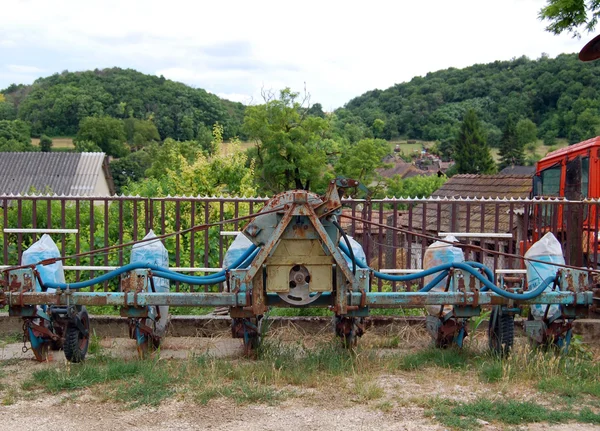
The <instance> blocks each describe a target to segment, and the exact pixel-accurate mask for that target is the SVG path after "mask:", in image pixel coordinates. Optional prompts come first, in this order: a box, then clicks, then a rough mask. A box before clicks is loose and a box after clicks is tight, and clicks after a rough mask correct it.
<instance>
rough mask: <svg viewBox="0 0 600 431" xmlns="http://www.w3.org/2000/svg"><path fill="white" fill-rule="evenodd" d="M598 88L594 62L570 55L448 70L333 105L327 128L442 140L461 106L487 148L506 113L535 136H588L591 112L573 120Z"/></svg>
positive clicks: (451, 131) (452, 130)
mask: <svg viewBox="0 0 600 431" xmlns="http://www.w3.org/2000/svg"><path fill="white" fill-rule="evenodd" d="M564 1H565V2H567V1H570V0H564ZM578 1H579V2H581V0H578ZM598 88H600V63H597V62H596V63H582V62H580V61H579V60H578V59H577V56H576V55H574V54H561V55H559V56H558V57H556V58H555V59H551V58H549V57H548V56H547V55H542V56H541V57H540V58H539V59H537V60H530V59H528V58H527V57H520V58H515V59H512V60H510V61H495V62H493V63H489V64H478V65H474V66H470V67H467V68H464V69H454V68H450V69H446V70H439V71H436V72H431V73H428V74H427V75H426V76H424V77H415V78H413V79H412V80H411V81H410V82H405V83H402V84H397V85H394V86H393V87H390V88H388V89H386V90H372V91H369V92H367V93H365V94H363V95H361V96H359V97H356V98H354V99H352V100H350V101H349V102H348V103H347V104H346V105H345V106H344V107H343V108H340V109H338V110H336V112H335V121H334V131H335V132H336V133H338V134H339V135H340V136H345V137H350V136H351V135H352V133H350V132H353V133H356V134H357V135H358V136H359V137H358V138H356V137H355V138H352V139H353V140H352V139H351V142H357V141H358V140H360V139H362V138H363V137H367V135H366V134H367V133H371V134H374V135H375V136H377V137H383V138H385V139H394V138H397V137H398V136H402V137H403V138H408V139H422V140H430V141H434V140H437V141H441V142H443V141H444V140H447V139H450V138H453V137H454V136H455V135H456V134H457V133H458V130H459V128H460V125H461V121H462V119H463V118H464V116H465V114H466V112H467V111H469V110H470V109H473V110H474V111H475V112H476V113H477V116H478V117H479V118H480V120H481V123H482V133H483V134H485V135H486V138H487V143H488V145H490V146H491V147H497V146H498V145H499V143H500V138H501V136H502V132H501V129H502V128H503V127H504V124H505V123H506V121H507V119H508V117H509V116H512V117H513V118H515V119H529V120H530V121H532V122H533V123H534V124H535V125H536V127H537V128H538V130H539V136H540V137H545V136H547V137H548V138H550V137H551V136H552V134H553V135H554V138H557V137H558V138H569V136H570V134H571V130H572V129H574V128H576V127H577V128H578V129H579V130H578V131H577V134H573V135H572V140H574V139H579V138H582V139H585V138H589V137H592V136H595V135H594V134H593V132H592V131H591V128H590V127H589V120H590V119H591V118H590V116H588V115H587V114H586V116H587V117H588V118H585V117H584V118H583V119H582V120H581V124H580V125H579V126H577V125H576V123H577V120H578V118H579V116H580V115H581V114H582V113H583V112H584V111H585V109H587V108H590V109H591V110H592V112H595V113H598V106H597V105H596V106H595V107H594V105H593V103H596V104H597V103H598V102H599V101H600V93H599V92H598ZM594 109H596V110H595V111H594ZM376 119H380V120H382V121H384V123H385V126H384V130H383V132H382V134H381V135H378V134H377V133H376V131H375V129H374V125H375V120H376ZM345 132H348V133H345Z"/></svg>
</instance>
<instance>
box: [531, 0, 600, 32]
mask: <svg viewBox="0 0 600 431" xmlns="http://www.w3.org/2000/svg"><path fill="white" fill-rule="evenodd" d="M599 9H600V0H548V2H547V5H546V6H545V7H544V8H542V10H541V11H540V14H539V17H540V19H543V20H547V21H550V24H548V26H547V27H546V30H547V31H549V32H551V33H554V34H560V33H562V32H564V31H567V32H570V33H573V36H576V37H579V36H580V33H579V30H580V29H581V28H584V29H585V30H587V31H588V32H591V31H593V30H594V28H595V27H596V24H597V23H598V16H600V10H599Z"/></svg>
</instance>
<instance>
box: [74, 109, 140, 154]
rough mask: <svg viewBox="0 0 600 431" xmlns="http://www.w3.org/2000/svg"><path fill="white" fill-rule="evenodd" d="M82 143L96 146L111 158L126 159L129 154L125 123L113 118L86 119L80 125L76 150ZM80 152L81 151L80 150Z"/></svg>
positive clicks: (76, 139)
mask: <svg viewBox="0 0 600 431" xmlns="http://www.w3.org/2000/svg"><path fill="white" fill-rule="evenodd" d="M81 141H90V142H93V143H94V144H96V145H97V146H98V147H99V148H100V149H101V150H102V151H103V152H105V153H106V154H107V155H109V156H115V157H124V156H126V155H127V154H128V153H129V149H128V148H127V146H126V144H125V141H126V135H125V127H124V125H123V121H122V120H119V119H117V118H111V117H86V118H84V119H83V120H81V123H79V131H78V132H77V137H76V138H75V140H74V142H75V148H78V146H77V144H78V143H79V142H81ZM78 151H79V149H78Z"/></svg>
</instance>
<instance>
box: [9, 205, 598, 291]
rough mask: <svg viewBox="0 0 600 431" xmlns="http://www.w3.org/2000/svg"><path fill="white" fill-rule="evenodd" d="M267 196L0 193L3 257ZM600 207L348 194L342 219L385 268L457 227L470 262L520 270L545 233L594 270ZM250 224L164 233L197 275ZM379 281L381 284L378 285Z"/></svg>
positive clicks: (412, 264) (92, 268)
mask: <svg viewBox="0 0 600 431" xmlns="http://www.w3.org/2000/svg"><path fill="white" fill-rule="evenodd" d="M266 201H267V198H261V197H257V198H245V197H244V198H236V197H195V198H193V197H165V198H142V197H131V196H127V197H122V196H111V197H72V196H54V195H52V196H45V195H40V196H38V195H36V196H0V204H1V205H2V231H1V232H0V235H1V236H2V243H3V254H2V262H3V265H16V264H18V263H19V262H20V260H21V256H22V253H23V251H24V250H25V249H26V248H27V247H29V246H30V245H31V244H32V243H33V242H34V241H36V240H37V239H38V238H39V237H40V235H41V234H42V233H43V232H44V231H47V230H48V229H51V230H53V231H51V236H52V237H53V239H54V241H55V242H56V243H57V245H58V247H59V249H60V251H61V253H62V255H63V256H71V255H78V254H80V253H82V252H88V251H93V250H98V249H101V248H104V247H108V246H113V245H117V244H125V243H128V242H130V241H135V240H139V239H141V238H143V237H144V236H145V235H146V233H147V232H148V231H149V230H150V229H152V230H153V231H154V232H155V233H156V234H157V235H160V234H166V233H172V232H175V231H180V230H183V229H187V228H190V227H192V226H196V225H200V224H208V223H213V222H217V221H224V220H230V219H235V218H239V217H241V216H245V215H249V214H254V213H256V212H258V211H259V210H260V209H261V208H262V207H263V205H264V203H265V202H266ZM599 205H600V203H598V202H597V201H584V202H579V201H578V202H572V201H571V202H569V201H564V200H530V199H517V200H512V199H511V200H506V199H500V200H498V199H453V198H450V199H396V198H392V199H387V198H386V199H377V200H371V201H365V200H354V199H348V200H345V201H344V209H343V216H344V217H342V219H341V224H342V226H343V227H344V228H345V229H346V230H347V232H348V233H349V234H350V235H351V236H353V237H354V238H355V239H356V240H357V241H358V242H360V243H361V244H362V246H363V248H364V250H365V253H366V255H367V257H368V260H369V264H370V266H371V267H374V268H376V269H379V270H387V271H391V272H398V271H399V270H410V269H420V268H421V267H422V264H423V255H424V252H425V250H426V248H427V247H428V246H429V245H430V244H431V243H432V242H433V239H432V238H439V237H444V236H446V235H447V234H450V233H454V234H455V235H456V236H457V237H459V238H458V239H459V241H460V242H461V243H463V244H465V245H471V246H473V247H472V248H469V247H466V248H464V250H465V258H466V259H468V260H475V261H479V262H482V263H484V264H486V265H488V266H490V267H493V268H494V269H511V268H512V269H517V268H522V266H523V262H522V259H519V258H518V257H514V256H512V255H515V254H516V255H519V254H522V253H523V252H524V251H525V250H526V249H527V247H528V246H529V245H530V243H529V242H530V241H531V240H532V239H536V238H539V237H540V236H541V235H542V234H544V233H545V232H548V231H550V232H553V233H554V234H555V235H556V236H557V237H558V239H559V240H560V242H561V244H562V246H563V250H564V253H565V257H566V260H567V262H572V263H576V264H580V265H586V266H594V267H595V266H596V263H597V262H598V246H597V243H598V241H597V238H598V216H599V215H600V212H599V211H598V206H599ZM363 220H365V221H366V222H363ZM246 223H247V221H240V222H232V223H226V224H223V225H219V226H213V227H211V228H209V229H207V230H203V231H199V232H190V233H187V234H185V235H176V236H172V237H169V238H166V239H165V240H164V243H165V246H166V247H167V249H168V251H169V258H170V265H171V266H172V267H176V268H182V269H184V270H186V271H189V272H195V273H198V274H201V273H207V271H208V269H209V268H218V267H221V265H222V262H223V257H224V255H225V252H226V251H227V248H228V247H229V245H230V244H231V242H232V240H233V236H230V235H223V234H222V232H223V231H237V230H239V229H241V228H243V227H244V226H245V224H246ZM528 241H529V242H528ZM482 249H483V251H482ZM496 252H501V253H504V255H503V254H498V253H496ZM129 257H130V247H125V248H121V249H118V250H116V251H111V252H96V253H93V254H91V255H85V256H77V257H74V258H71V259H67V260H66V261H65V263H64V264H65V265H66V266H67V269H72V271H68V277H69V279H70V280H73V281H74V280H79V279H87V278H90V277H94V276H97V275H99V274H98V272H99V271H104V270H107V268H109V267H113V266H121V265H123V264H126V263H128V261H129ZM373 287H374V288H382V285H381V282H380V284H379V285H378V286H373ZM104 288H105V289H110V288H111V284H110V283H105V285H104ZM179 288H184V287H183V286H177V289H179ZM185 288H187V287H185ZM393 288H394V289H402V288H404V287H401V286H396V285H394V286H393Z"/></svg>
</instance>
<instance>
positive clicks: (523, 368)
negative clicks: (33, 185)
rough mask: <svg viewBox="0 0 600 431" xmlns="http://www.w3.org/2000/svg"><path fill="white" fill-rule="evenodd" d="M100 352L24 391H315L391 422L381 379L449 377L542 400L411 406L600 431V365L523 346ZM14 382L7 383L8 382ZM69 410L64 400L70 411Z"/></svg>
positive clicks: (117, 395) (245, 397) (269, 342)
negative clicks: (243, 353) (224, 353)
mask: <svg viewBox="0 0 600 431" xmlns="http://www.w3.org/2000/svg"><path fill="white" fill-rule="evenodd" d="M92 338H94V337H92ZM401 343H402V341H401V340H400V338H399V337H398V336H391V337H389V343H387V344H389V347H397V346H399V345H400V344H401ZM92 344H93V343H92ZM95 349H96V348H95ZM96 350H97V351H96V353H95V355H93V356H92V357H90V358H89V359H88V360H87V361H86V362H85V363H83V364H62V365H60V366H59V367H57V368H45V369H38V370H36V371H34V372H33V374H32V376H31V378H29V379H28V380H26V381H25V382H24V383H23V384H22V390H24V391H27V393H29V394H38V396H39V394H40V393H43V392H49V393H52V394H58V393H63V394H67V393H68V394H69V396H71V395H73V394H75V395H73V396H77V394H78V390H82V389H85V388H92V392H93V393H97V394H100V397H101V399H102V400H103V401H115V402H119V403H120V404H122V405H123V406H124V407H125V408H136V407H139V406H144V405H149V406H156V405H159V404H160V403H161V402H163V401H164V400H166V399H169V398H173V397H176V398H177V399H183V400H190V401H192V402H195V403H197V404H201V405H205V404H208V403H210V402H211V400H215V399H219V398H225V399H227V400H230V401H231V402H233V403H235V404H238V405H246V404H256V403H263V404H269V405H277V404H278V403H280V402H281V401H283V400H285V399H287V398H288V397H296V396H298V397H302V396H304V395H303V393H304V392H303V391H304V390H306V389H309V388H315V389H318V390H319V391H321V392H323V393H325V394H327V393H328V392H330V393H333V392H335V393H336V394H338V395H339V394H341V396H342V397H344V398H345V399H347V400H348V401H349V402H353V403H360V404H361V405H370V406H371V407H373V408H375V409H378V410H381V411H383V412H390V411H393V410H394V408H395V406H396V403H397V402H398V403H399V402H400V401H398V400H397V399H388V398H386V392H385V391H384V389H383V387H382V386H381V384H380V382H381V381H384V380H381V379H386V378H387V377H389V376H390V375H394V374H400V375H401V376H402V378H403V379H409V380H413V381H415V382H419V381H423V380H429V379H436V378H438V377H437V376H442V375H443V376H444V381H441V382H440V384H445V382H446V381H447V379H453V380H455V381H461V382H462V381H464V382H467V384H468V385H469V386H483V389H484V392H486V393H492V394H496V393H502V392H504V391H505V389H506V388H509V387H510V388H513V387H519V388H522V390H523V391H524V393H531V394H534V393H536V392H537V393H540V394H541V395H539V399H536V398H534V399H531V400H527V401H523V400H518V399H510V398H504V399H503V398H498V399H495V396H494V399H490V398H489V396H487V398H486V397H483V398H480V399H477V400H474V401H468V402H459V401H456V400H451V399H445V398H437V397H428V398H418V399H416V401H415V402H412V401H410V400H408V402H409V403H412V404H416V405H418V406H420V407H422V408H423V409H425V413H426V414H427V415H428V416H430V417H432V418H435V420H436V421H438V422H440V423H441V424H442V425H444V426H446V427H449V428H455V429H475V428H478V427H480V421H481V420H483V421H488V422H493V423H497V424H502V425H507V426H508V425H510V426H514V425H521V424H528V423H534V422H550V423H555V422H557V423H564V422H569V421H578V422H583V423H593V424H600V415H598V414H597V410H596V409H597V408H599V407H600V364H597V363H596V362H595V360H594V358H592V357H591V356H590V355H582V354H580V353H577V352H576V353H575V354H573V355H571V356H564V355H562V356H561V355H556V354H554V353H552V352H544V351H541V350H531V349H530V348H526V347H525V346H520V347H519V348H518V349H515V351H514V352H513V353H512V354H511V355H510V356H509V357H508V358H506V359H500V358H499V357H497V356H494V355H491V354H488V353H485V352H482V351H478V350H476V349H469V348H465V349H463V350H458V349H445V350H442V349H433V348H428V349H424V350H420V351H416V352H412V353H408V354H406V353H394V352H390V353H388V354H386V355H381V354H378V353H377V351H375V350H372V349H363V348H361V347H360V346H359V347H358V348H357V349H355V350H346V349H343V348H341V347H340V343H339V340H337V339H336V340H330V341H326V342H318V341H317V342H316V343H315V344H314V345H312V343H311V346H310V347H309V346H308V345H307V344H306V343H304V342H297V343H292V344H290V343H284V342H283V341H280V340H277V339H276V338H266V339H265V340H264V342H263V344H262V345H261V346H260V347H259V348H258V350H257V352H256V356H255V358H254V359H241V358H240V359H221V358H214V357H211V356H208V355H206V354H204V355H200V356H193V357H190V358H188V359H186V360H168V361H167V360H161V359H157V358H156V357H154V358H149V359H145V360H125V359H120V358H113V357H108V356H106V354H105V352H103V351H102V349H100V348H99V347H97V349H96ZM7 376H8V373H5V376H4V380H3V382H4V381H6V378H7ZM0 393H1V396H0V401H1V402H2V403H9V404H10V403H14V402H15V400H16V399H18V398H19V397H25V396H26V393H25V394H24V393H23V392H19V393H17V392H15V391H14V390H11V389H10V388H9V387H5V388H4V389H3V388H0ZM69 400H70V398H68V399H67V398H65V402H68V401H69ZM542 400H543V401H544V404H543V405H542V404H541V401H542ZM405 401H406V400H405Z"/></svg>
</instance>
